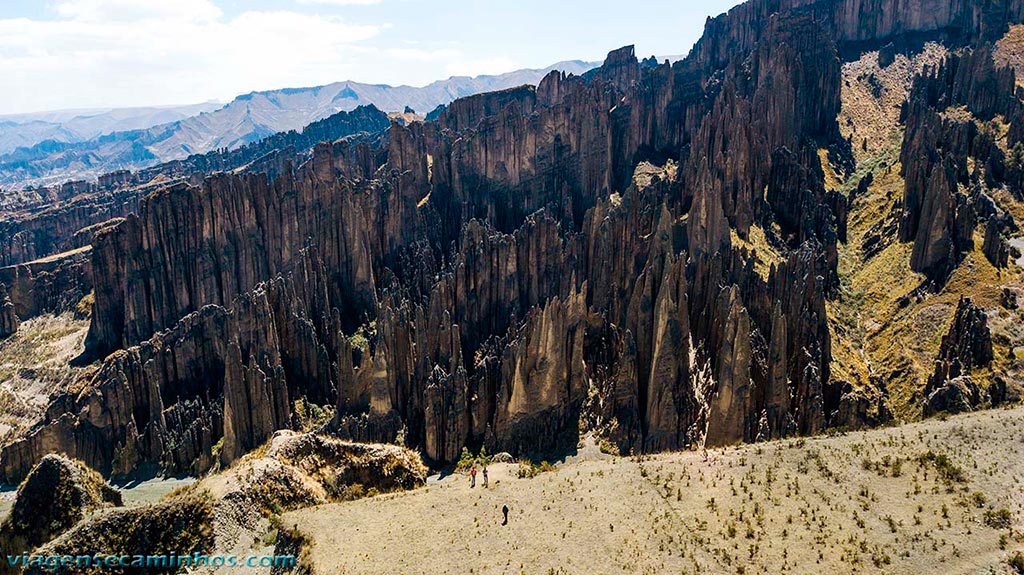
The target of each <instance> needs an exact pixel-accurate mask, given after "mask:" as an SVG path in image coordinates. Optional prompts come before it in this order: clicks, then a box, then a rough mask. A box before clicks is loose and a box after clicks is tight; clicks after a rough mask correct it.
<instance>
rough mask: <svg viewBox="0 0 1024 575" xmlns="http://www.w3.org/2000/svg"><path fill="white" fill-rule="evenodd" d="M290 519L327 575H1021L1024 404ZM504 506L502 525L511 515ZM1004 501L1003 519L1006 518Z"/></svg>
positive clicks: (600, 459)
mask: <svg viewBox="0 0 1024 575" xmlns="http://www.w3.org/2000/svg"><path fill="white" fill-rule="evenodd" d="M580 453H581V456H580V457H577V458H573V459H570V460H567V461H565V462H561V463H559V464H557V465H556V466H555V469H554V470H553V471H549V472H543V473H540V474H538V475H536V476H535V477H532V478H520V477H518V472H519V465H518V464H503V465H493V466H491V467H490V468H489V471H490V478H491V485H490V486H489V487H488V488H483V487H482V486H480V485H478V486H477V487H476V488H475V489H471V488H470V486H469V478H468V477H466V476H463V475H451V476H448V477H445V478H442V479H440V480H437V479H436V478H435V480H434V481H432V482H430V484H428V485H427V486H426V487H425V488H422V489H419V490H416V491H413V492H407V493H402V494H396V495H385V496H378V497H371V498H368V499H363V500H359V501H354V502H347V503H337V504H330V505H324V506H320V507H314V508H308V509H303V510H299V511H295V512H291V513H287V514H285V515H284V516H283V517H282V519H281V524H282V525H283V526H284V527H285V528H291V529H297V530H298V531H299V532H300V533H301V534H303V535H304V536H305V537H306V539H307V540H308V541H309V542H310V543H309V544H307V546H306V549H305V557H304V559H303V561H305V563H306V564H308V565H309V566H311V567H312V569H313V572H315V573H324V574H326V573H331V574H342V573H352V574H355V573H359V574H374V573H381V574H385V573H387V574H401V573H406V574H410V575H411V574H433V573H452V574H467V573H473V574H481V573H483V574H492V573H493V574H498V573H502V574H504V573H510V574H511V573H514V574H520V573H580V574H592V573H652V574H653V573H815V574H817V573H830V574H839V573H926V572H935V573H1012V571H1011V568H1010V567H1009V566H1008V564H1007V559H1008V558H1009V557H1010V556H1012V555H1013V553H1015V552H1016V551H1020V550H1024V538H1022V536H1021V531H1022V527H1024V525H1022V517H1024V515H1022V513H1024V492H1022V480H1024V408H1015V409H1010V410H997V411H988V412H983V413H977V414H970V415H965V416H958V417H951V418H949V419H947V420H931V421H927V422H923V423H916V424H911V425H906V426H903V427H894V428H887V429H880V430H874V431H867V432H851V433H848V434H844V435H838V436H833V437H824V438H818V439H797V440H783V441H775V442H769V443H763V444H758V445H747V446H739V447H733V448H726V449H723V450H714V451H708V452H707V453H704V452H698V451H694V452H685V453H676V454H666V455H659V456H654V457H649V458H644V459H642V460H638V459H636V458H618V457H615V458H613V457H610V456H606V455H603V454H600V453H599V452H598V451H597V449H596V447H594V446H593V445H588V446H586V447H584V449H582V450H581V452H580ZM502 505H508V506H509V508H510V509H511V512H510V513H509V522H508V525H504V526H503V525H502V524H501V522H502V514H501V507H502ZM1004 510H1005V511H1004Z"/></svg>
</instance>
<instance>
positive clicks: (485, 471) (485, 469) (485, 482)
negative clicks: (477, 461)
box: [484, 465, 487, 487]
mask: <svg viewBox="0 0 1024 575" xmlns="http://www.w3.org/2000/svg"><path fill="white" fill-rule="evenodd" d="M484 487H487V466H486V465H484Z"/></svg>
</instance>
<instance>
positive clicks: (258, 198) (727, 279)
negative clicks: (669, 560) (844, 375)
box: [0, 0, 1024, 478]
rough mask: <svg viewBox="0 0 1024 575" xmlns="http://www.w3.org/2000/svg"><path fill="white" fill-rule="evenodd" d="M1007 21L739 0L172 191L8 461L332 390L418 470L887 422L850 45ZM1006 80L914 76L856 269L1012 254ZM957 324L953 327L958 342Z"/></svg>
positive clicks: (151, 448) (199, 465)
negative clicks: (900, 183)
mask: <svg viewBox="0 0 1024 575" xmlns="http://www.w3.org/2000/svg"><path fill="white" fill-rule="evenodd" d="M1022 10H1024V7H1022V6H1021V5H1020V3H1019V2H1015V1H1014V2H1010V3H1009V4H1007V5H1005V6H1004V7H1003V9H1001V10H982V9H981V8H980V7H979V6H978V5H976V4H973V3H965V2H949V3H948V4H944V5H942V6H938V7H936V6H932V5H928V6H925V5H924V4H922V3H920V2H906V3H895V4H894V3H892V2H887V1H884V0H876V1H873V2H866V3H863V2H852V1H843V0H816V1H812V0H800V1H796V0H793V1H779V0H753V1H751V2H749V3H747V4H744V5H742V6H740V7H738V8H736V9H735V10H733V11H732V12H730V14H728V15H726V16H723V17H720V18H718V19H715V20H711V21H710V22H709V23H708V26H707V31H706V34H705V36H704V38H703V39H702V40H701V41H700V42H699V43H698V44H697V46H696V47H695V49H694V51H693V54H692V55H691V56H690V57H688V58H687V59H685V60H683V61H681V62H677V63H676V64H673V65H668V64H663V65H659V64H657V63H655V62H651V61H644V62H642V63H641V62H639V61H637V59H636V57H635V54H634V53H633V49H632V48H631V47H626V48H623V49H620V50H616V51H613V52H611V53H610V54H609V56H608V58H607V60H606V61H605V63H604V65H603V66H601V67H600V68H598V69H595V70H593V71H592V72H589V73H588V74H586V75H585V76H584V77H577V76H571V75H564V74H561V73H557V72H555V73H552V74H550V75H548V76H547V77H545V78H544V79H543V81H541V82H540V84H539V85H538V86H537V87H536V88H534V87H530V86H526V87H520V88H513V89H509V90H504V91H501V92H494V93H488V94H480V95H477V96H472V97H469V98H464V99H461V100H457V101H456V102H454V103H453V104H452V105H451V106H449V107H448V108H446V109H443V110H441V111H439V112H437V113H436V114H432V116H431V117H432V120H431V121H427V122H413V123H410V124H404V123H399V122H394V123H392V124H391V126H390V128H389V129H388V133H387V135H386V137H384V138H380V139H378V140H376V141H374V142H369V143H367V142H362V143H358V144H354V145H353V144H352V143H350V142H346V141H342V142H335V143H325V144H318V145H317V146H315V147H314V149H313V150H312V151H311V153H310V156H309V158H308V159H307V160H306V161H305V162H303V163H302V164H301V165H299V166H298V167H295V168H294V169H286V170H278V169H276V168H273V167H269V168H268V171H269V174H268V173H235V174H215V175H212V176H210V177H207V178H205V179H204V180H203V181H201V182H200V181H198V179H196V180H193V181H189V182H178V183H174V184H172V185H167V186H163V187H161V188H160V189H158V190H156V191H154V192H153V193H152V194H150V195H148V196H147V197H145V198H143V199H142V200H141V201H140V202H139V206H138V210H137V213H135V214H131V215H128V216H127V217H125V218H124V219H123V220H119V221H116V222H113V223H111V224H110V225H105V226H102V227H100V228H99V229H96V230H95V231H94V238H95V239H94V241H93V244H92V252H91V266H92V277H93V283H94V286H95V287H94V294H95V305H94V307H93V314H92V318H91V321H92V323H91V327H90V331H89V335H88V338H87V341H86V349H85V354H84V355H83V358H82V360H83V361H85V360H95V361H100V362H102V363H101V365H100V367H99V368H98V370H97V372H96V374H95V376H94V377H93V379H92V381H91V382H89V383H88V384H87V385H86V386H85V389H84V391H82V392H80V393H77V394H75V395H74V396H70V395H68V396H60V397H57V398H55V400H54V401H53V404H52V405H51V407H50V409H49V410H48V413H47V418H46V421H44V422H43V423H41V424H40V425H39V426H37V428H35V429H34V430H33V431H32V432H31V434H30V435H29V436H28V437H26V438H24V439H22V440H21V441H18V442H15V443H13V444H12V445H10V446H8V447H7V448H5V449H4V451H3V453H2V456H0V469H2V472H3V474H4V476H5V477H7V478H17V477H20V476H22V475H23V474H24V473H25V472H26V471H27V469H28V468H30V466H31V465H32V463H33V462H34V461H36V460H37V459H38V458H39V457H41V456H42V455H43V454H45V453H47V452H50V451H53V450H64V451H67V452H69V453H72V454H74V455H76V456H77V457H80V458H82V459H84V460H85V461H87V462H89V463H90V464H91V465H94V466H96V467H97V468H100V469H103V470H105V471H110V472H114V473H129V472H131V471H133V470H135V469H138V468H139V467H141V466H144V465H147V464H157V465H160V466H162V467H164V468H166V469H173V470H187V471H191V472H201V471H203V470H205V469H207V468H209V467H210V466H212V465H214V463H215V461H216V458H219V460H220V463H222V464H227V463H230V462H232V461H234V460H236V459H238V458H239V457H241V456H243V455H244V454H245V453H246V452H247V451H249V450H251V449H253V448H255V447H257V446H259V445H260V444H262V443H263V442H265V441H266V440H267V439H268V438H270V437H271V436H272V435H273V433H274V432H275V431H276V430H278V429H282V428H290V427H295V426H296V423H297V422H296V419H297V416H296V413H295V410H294V409H293V404H294V402H296V401H300V400H301V401H309V402H312V403H314V404H318V405H332V406H334V407H335V410H336V414H335V417H334V420H333V421H332V422H331V423H330V425H329V428H330V429H331V430H332V431H333V432H335V433H337V434H339V435H341V436H344V437H348V438H352V439H356V440H360V441H396V440H402V441H404V442H405V444H406V445H408V446H410V447H414V448H417V449H421V450H422V451H423V453H424V454H425V456H426V457H427V459H428V460H430V461H431V462H437V463H443V462H450V461H452V460H454V459H455V458H457V457H458V454H459V453H460V451H461V448H462V447H463V446H466V445H472V446H478V445H486V446H487V448H488V450H489V451H491V452H496V451H509V452H512V453H515V454H517V455H518V454H523V455H531V454H540V453H545V452H549V451H554V450H566V449H569V450H571V449H572V448H574V446H575V445H576V442H577V439H578V435H579V432H580V429H581V426H583V425H585V426H587V428H589V429H594V430H596V431H598V432H599V433H601V434H603V435H605V436H606V437H607V438H608V439H609V440H610V442H611V443H612V444H613V445H614V446H615V447H616V448H618V449H619V451H620V452H623V453H626V452H629V451H631V450H632V451H652V450H666V449H678V448H686V447H692V446H701V445H722V444H729V443H733V442H736V441H756V440H759V439H766V438H777V437H783V436H787V435H793V434H810V433H816V432H819V431H821V430H822V429H824V428H825V427H826V426H827V425H838V426H843V427H848V428H856V427H862V426H865V425H870V424H873V423H879V422H881V421H884V420H885V419H886V418H887V417H888V411H887V409H886V407H885V401H884V400H885V397H884V395H885V393H884V385H878V386H876V387H875V388H874V389H858V388H854V385H853V383H852V382H848V381H839V380H837V379H836V378H833V363H832V361H833V357H832V347H833V333H832V331H831V330H830V318H829V307H828V305H829V304H828V301H829V299H830V298H833V299H834V298H837V297H838V293H839V292H840V290H841V288H842V286H841V284H840V279H839V273H838V263H839V248H840V245H841V244H842V243H843V242H845V241H846V240H847V235H848V231H849V219H850V217H849V210H850V200H849V198H847V197H846V196H844V194H842V193H840V192H839V191H837V190H835V189H832V188H833V187H835V186H834V180H835V179H836V177H837V175H836V173H835V172H836V170H838V171H840V172H842V171H843V170H846V169H848V168H849V167H851V164H852V161H853V160H852V155H851V151H850V149H851V144H850V142H849V141H848V140H846V139H844V138H843V136H842V135H841V133H840V130H839V126H838V123H837V116H838V114H839V113H840V103H841V99H840V94H841V90H842V83H843V82H842V75H841V73H842V68H841V59H842V58H843V57H844V55H845V54H850V53H858V54H859V53H860V51H861V50H865V49H869V48H871V47H875V48H877V47H881V46H886V45H889V44H893V48H892V49H893V50H896V47H897V46H898V47H899V49H900V50H903V49H909V48H907V47H908V46H913V45H914V44H915V43H916V42H918V41H919V40H920V39H921V38H934V39H939V40H944V41H947V42H950V43H962V44H965V45H973V44H976V43H977V42H979V41H982V40H985V39H989V38H991V37H992V35H993V34H997V33H998V32H999V31H1001V30H1003V29H1004V28H1005V25H1006V24H1007V23H1008V22H1010V21H1019V20H1020V17H1021V15H1022ZM926 15H927V17H926ZM869 16H870V17H869ZM895 57H896V56H893V58H895ZM986 62H987V63H986ZM1014 82H1015V78H1014V76H1013V73H1012V72H1007V71H1006V70H1002V69H996V68H994V67H993V66H992V65H991V55H990V53H989V52H987V48H985V47H983V46H981V47H978V48H976V49H965V50H964V51H963V55H962V56H951V57H950V58H949V59H948V60H946V62H945V63H943V64H942V66H940V67H939V68H938V69H936V70H929V71H928V72H927V73H926V74H924V75H923V76H921V77H919V78H918V79H917V80H916V81H915V82H914V83H913V86H912V90H911V97H910V99H909V101H908V103H907V104H906V106H905V109H904V111H903V117H904V122H905V124H906V132H905V137H904V141H903V145H902V153H901V155H900V157H901V161H902V165H903V172H902V174H903V176H904V180H905V189H904V200H903V202H902V204H901V208H900V210H899V213H898V215H896V216H893V217H891V218H889V219H888V220H887V221H886V222H885V223H884V224H881V225H879V226H877V230H876V231H875V232H876V233H875V234H874V236H872V237H876V238H877V239H875V240H872V242H869V243H868V244H867V245H866V246H864V245H863V244H862V247H864V256H865V257H866V258H871V257H872V256H873V255H874V254H877V253H879V252H880V251H881V250H883V249H884V247H885V246H886V245H887V244H888V243H889V241H890V240H889V238H891V237H894V236H895V234H896V228H897V227H898V228H899V238H900V239H901V240H903V241H905V242H911V241H912V242H914V246H913V249H912V251H913V253H912V255H911V258H910V262H909V265H910V266H911V267H912V268H913V269H914V270H917V271H920V272H923V273H925V274H926V275H927V276H928V277H929V278H930V279H931V280H932V283H933V284H935V285H939V284H941V283H942V282H943V281H945V279H946V278H947V277H948V275H949V274H950V272H951V271H952V270H953V269H954V268H955V267H956V266H957V265H958V263H959V262H960V260H961V258H962V257H963V255H964V253H965V252H967V251H968V250H970V249H972V248H973V241H974V239H973V234H974V231H975V227H976V225H977V221H978V218H979V217H982V218H985V219H987V220H988V221H989V222H992V221H997V223H996V224H991V225H995V226H999V229H998V230H994V231H993V232H992V235H993V239H991V240H986V244H988V245H989V248H988V249H986V252H985V253H989V252H991V253H992V257H993V258H995V259H996V260H997V261H1002V260H1001V259H1000V258H1001V257H1002V256H1000V253H1002V252H1001V251H1000V250H1001V249H1002V248H1000V247H999V245H1000V242H1001V241H1004V240H1005V236H1006V233H1007V230H1010V229H1012V228H1010V227H1008V226H1009V224H1008V223H1006V218H1007V217H1009V216H1008V213H1007V212H1005V211H1003V212H997V211H996V209H995V208H997V207H998V206H996V205H995V203H993V202H986V198H988V199H989V200H991V197H989V196H988V193H987V191H986V190H987V186H988V184H991V183H995V182H999V183H1005V184H1006V185H1007V186H1009V187H1010V189H1013V188H1012V186H1013V185H1014V182H1015V181H1017V180H1016V179H1015V178H1018V176H1017V175H1016V174H1017V173H1018V171H1019V169H1018V168H1017V167H1014V166H1015V165H1014V164H1013V162H1011V161H1009V160H1007V159H1006V158H1007V154H1006V153H1005V152H1004V151H1003V150H1002V149H1001V148H1000V146H999V145H997V142H996V140H995V139H994V138H993V137H992V135H991V131H990V130H988V129H981V128H980V127H979V126H982V124H985V125H986V126H988V125H989V124H987V123H991V122H995V121H998V120H997V119H998V118H1003V120H1004V121H1005V122H1007V124H1008V125H1007V130H1008V133H1009V134H1010V136H1009V138H1010V140H1011V141H1013V142H1016V141H1017V140H1016V139H1014V138H1016V136H1015V135H1013V134H1016V132H1015V130H1019V129H1020V128H1019V127H1017V126H1018V125H1019V124H1020V122H1019V121H1018V120H1017V118H1020V117H1022V116H1021V115H1020V113H1019V111H1018V109H1019V107H1020V105H1019V98H1017V97H1016V96H1015V95H1013V92H1012V86H1013V84H1014ZM1007 94H1010V95H1007ZM961 109H966V110H968V112H969V115H970V117H965V116H964V114H960V113H959V112H960V111H961ZM982 127H983V126H982ZM968 159H970V162H968ZM968 165H970V166H971V167H972V170H970V171H969V170H968V169H967V168H968ZM1015 170H1016V171H1015ZM839 175H840V176H846V175H848V174H839ZM862 182H863V186H862V187H863V189H861V190H860V191H859V192H858V193H859V194H866V193H867V192H868V189H869V187H870V186H871V185H872V183H871V180H870V179H867V178H866V179H865V180H862ZM982 184H984V185H982ZM998 222H1002V223H998ZM964 314H965V318H964V319H963V320H962V322H963V323H964V324H965V325H964V326H963V327H961V328H957V331H956V332H955V333H953V332H951V335H950V336H949V338H950V339H951V340H952V341H960V340H961V339H963V337H968V336H962V334H964V333H974V332H975V331H977V330H975V328H974V327H971V326H973V325H974V324H975V323H977V322H976V318H975V316H976V314H973V315H972V314H970V313H968V312H964ZM959 315H960V314H958V317H959ZM967 316H970V317H967ZM971 318H975V319H971ZM967 324H970V325H967ZM971 337H973V336H971ZM971 345H973V344H971ZM949 346H950V349H949V350H947V351H946V352H944V353H946V356H948V357H946V356H941V357H943V358H944V359H943V361H946V362H947V363H949V365H950V366H952V365H953V362H954V359H955V358H959V357H960V352H959V351H958V350H960V347H958V346H959V344H957V343H950V344H949ZM944 347H945V346H944ZM952 371H955V370H953V368H952V367H950V369H947V370H945V371H944V372H943V373H942V375H941V376H940V377H939V379H942V381H941V382H940V383H939V385H941V384H944V383H945V381H947V380H950V379H955V378H956V377H957V375H959V373H952ZM221 442H222V443H221ZM218 443H220V444H221V445H222V448H221V450H220V451H219V453H217V454H214V450H213V446H214V445H217V444H218Z"/></svg>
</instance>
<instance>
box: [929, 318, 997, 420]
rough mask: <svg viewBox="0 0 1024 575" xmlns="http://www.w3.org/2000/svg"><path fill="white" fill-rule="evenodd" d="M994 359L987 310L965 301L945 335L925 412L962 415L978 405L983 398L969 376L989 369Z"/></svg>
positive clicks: (930, 378)
mask: <svg viewBox="0 0 1024 575" xmlns="http://www.w3.org/2000/svg"><path fill="white" fill-rule="evenodd" d="M992 359H993V354H992V334H991V332H990V331H989V328H988V316H987V315H986V314H985V310H983V309H981V308H978V307H977V306H975V305H974V304H973V303H972V302H971V300H970V299H968V298H961V299H960V303H959V304H958V305H957V308H956V313H955V314H954V315H953V323H952V324H951V325H950V326H949V331H948V332H947V333H946V335H944V336H942V344H941V345H940V346H939V355H938V357H937V358H936V360H935V371H934V372H933V373H932V375H931V377H929V378H928V385H927V387H926V388H925V396H926V397H927V402H926V406H925V413H926V414H929V413H937V412H939V411H946V412H949V413H958V412H960V411H968V410H970V408H972V407H974V406H976V405H978V403H979V402H980V401H981V395H980V392H979V390H978V386H977V385H976V384H975V383H974V381H973V380H971V378H970V377H969V374H970V373H971V370H972V369H974V368H979V367H987V366H988V365H989V364H990V363H991V362H992Z"/></svg>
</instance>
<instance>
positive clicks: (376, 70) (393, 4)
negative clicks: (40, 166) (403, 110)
mask: <svg viewBox="0 0 1024 575" xmlns="http://www.w3.org/2000/svg"><path fill="white" fill-rule="evenodd" d="M737 3H738V0H708V1H701V2H692V1H685V0H654V1H645V2H636V3H632V4H631V3H628V2H621V0H619V1H616V2H606V1H573V0H568V1H567V0H562V1H559V0H545V1H540V0H518V1H509V0H504V1H498V0H494V1H483V0H456V1H450V2H439V1H436V0H435V1H426V0H251V1H243V0H50V1H37V0H13V1H12V0H5V1H4V2H2V3H0V77H2V78H4V86H3V88H4V89H3V90H0V114H11V113H21V112H31V111H39V110H53V109H64V108H91V107H115V106H116V107H120V106H140V105H155V104H184V103H192V102H201V101H206V100H222V101H226V100H230V99H231V98H233V97H234V96H236V95H238V94H242V93H246V92H249V91H252V90H266V89H274V88H283V87H297V86H313V85H319V84H326V83H329V82H333V81H339V80H356V81H361V82H372V83H386V84H410V85H423V84H427V83H429V82H431V81H434V80H439V79H443V78H447V77H449V76H452V75H477V74H493V73H501V72H507V71H511V70H515V69H517V68H527V67H529V68H539V67H543V66H546V65H548V64H552V63H554V62H557V61H560V60H574V59H579V60H600V59H602V58H603V57H604V55H605V54H606V53H607V52H608V51H609V50H612V49H614V48H617V47H620V46H623V45H626V44H635V45H636V47H637V53H638V55H641V56H646V55H651V54H657V55H675V54H685V53H686V52H687V51H689V49H690V47H691V46H692V45H693V43H694V41H696V39H697V38H698V37H699V36H700V34H701V32H702V31H703V27H704V22H705V20H706V18H707V17H708V16H709V15H712V16H713V15H717V14H720V13H722V12H725V11H727V10H728V9H729V8H731V7H732V6H734V5H735V4H737Z"/></svg>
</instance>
